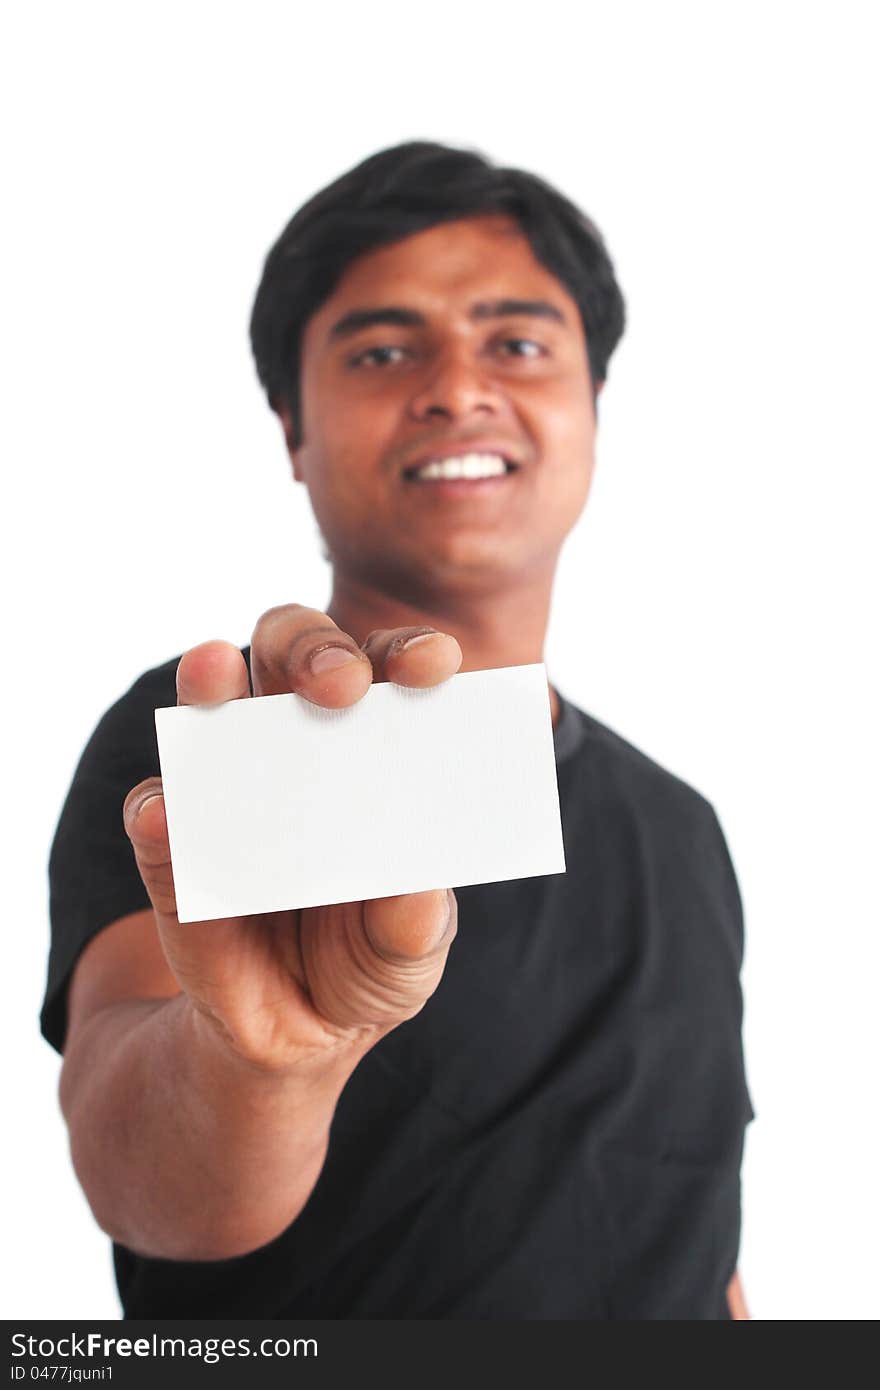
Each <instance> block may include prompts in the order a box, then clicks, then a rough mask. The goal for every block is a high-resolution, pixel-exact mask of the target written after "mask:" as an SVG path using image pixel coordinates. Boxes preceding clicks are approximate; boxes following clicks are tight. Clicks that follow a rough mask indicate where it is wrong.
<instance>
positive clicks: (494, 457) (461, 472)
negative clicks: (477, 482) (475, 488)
mask: <svg viewBox="0 0 880 1390" xmlns="http://www.w3.org/2000/svg"><path fill="white" fill-rule="evenodd" d="M506 472H507V465H506V463H505V462H504V459H503V458H501V456H500V455H499V454H461V455H459V457H458V458H449V459H432V461H431V462H430V463H424V464H422V466H421V468H419V469H418V470H417V471H416V473H415V475H414V476H415V477H416V478H497V477H498V476H499V475H500V474H501V473H506Z"/></svg>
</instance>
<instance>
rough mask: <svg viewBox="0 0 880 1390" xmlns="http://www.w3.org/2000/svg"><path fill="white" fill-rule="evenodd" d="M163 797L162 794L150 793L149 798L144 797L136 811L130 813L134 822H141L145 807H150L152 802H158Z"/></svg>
mask: <svg viewBox="0 0 880 1390" xmlns="http://www.w3.org/2000/svg"><path fill="white" fill-rule="evenodd" d="M161 795H162V793H161V792H150V794H149V796H145V797H144V799H143V801H139V802H138V803H137V805H136V806H135V808H134V810H133V811H132V812H131V813H130V814H131V819H132V821H137V820H140V818H141V814H142V812H143V809H144V807H145V806H149V804H150V802H151V801H158V800H159V798H160V797H161Z"/></svg>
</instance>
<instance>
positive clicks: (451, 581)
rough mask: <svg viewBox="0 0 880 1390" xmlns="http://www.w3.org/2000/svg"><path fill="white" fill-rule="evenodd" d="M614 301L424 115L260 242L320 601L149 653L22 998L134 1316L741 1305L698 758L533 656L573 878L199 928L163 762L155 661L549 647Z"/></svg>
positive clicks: (264, 336) (715, 869)
mask: <svg viewBox="0 0 880 1390" xmlns="http://www.w3.org/2000/svg"><path fill="white" fill-rule="evenodd" d="M623 319H624V313H623V300H622V297H621V294H620V291H619V289H618V286H617V283H616V280H615V277H614V272H613V268H612V265H611V262H610V260H609V258H608V255H607V252H606V250H605V247H604V245H603V242H602V239H601V237H600V235H599V233H598V232H597V230H596V229H595V227H594V226H593V225H592V223H590V222H589V220H588V219H586V218H585V217H584V216H583V215H582V214H581V213H580V212H579V211H578V210H577V209H576V208H575V207H574V206H573V205H572V204H571V203H570V202H568V201H567V200H566V199H565V198H563V197H562V196H561V195H560V194H559V193H557V192H556V191H555V190H553V189H552V188H550V187H549V186H548V185H547V184H545V183H544V182H542V181H541V180H539V179H537V178H535V177H533V176H531V175H528V174H525V173H522V172H520V171H516V170H510V169H499V168H496V167H493V166H492V165H490V164H489V163H488V162H487V161H485V160H484V159H483V158H482V157H481V156H480V155H478V154H476V153H474V152H471V151H461V150H453V149H449V148H447V147H444V146H441V145H434V144H430V143H424V142H416V143H411V144H406V145H402V146H399V147H396V148H394V149H390V150H386V151H383V152H381V153H380V154H377V155H375V156H373V157H372V158H370V159H368V160H366V161H365V162H364V163H363V164H361V165H359V166H358V167H357V168H355V169H353V170H352V171H350V172H349V173H348V174H347V175H345V176H344V177H343V178H341V179H339V180H338V181H337V182H335V183H334V184H332V185H331V186H330V187H328V188H327V189H325V190H323V191H322V192H321V193H320V194H318V195H317V196H316V197H315V198H313V199H312V200H311V201H310V202H309V203H308V204H306V205H305V207H303V208H302V209H301V210H300V211H299V212H298V213H297V215H296V216H295V217H294V218H293V220H292V221H291V223H290V224H289V225H288V227H287V228H286V229H285V231H284V232H283V233H282V235H281V237H280V238H279V240H278V242H277V243H276V245H275V247H274V248H273V250H272V251H271V253H270V255H269V257H268V259H267V262H266V266H265V270H264V274H263V279H262V282H261V285H260V288H259V291H258V294H257V298H256V303H255V307H254V314H253V320H252V341H253V346H254V352H255V356H256V361H257V367H258V371H259V373H260V377H261V380H262V382H263V384H264V385H265V387H266V390H267V393H268V396H269V400H270V403H271V405H272V407H273V409H274V410H275V411H276V412H277V414H278V416H279V419H280V420H281V422H282V424H283V428H284V433H285V437H286V441H287V447H288V450H289V453H290V458H291V461H292V466H293V473H294V477H295V479H296V480H297V481H298V482H301V483H304V484H305V486H306V487H307V488H308V492H309V497H310V500H311V503H312V507H313V509H314V512H315V516H316V518H317V521H318V523H319V526H320V528H321V531H322V534H323V537H324V540H325V544H326V550H327V554H328V557H329V559H330V561H331V564H332V570H333V589H332V595H331V598H330V602H329V604H328V605H327V611H326V613H323V612H319V611H317V610H315V609H311V608H304V607H301V606H299V605H297V604H289V605H285V606H281V607H278V608H274V609H272V610H270V611H269V612H268V613H265V614H263V616H262V617H261V618H260V620H259V621H258V623H257V625H256V628H255V631H254V634H253V637H252V641H251V645H250V647H249V648H245V649H244V651H241V650H240V649H239V648H238V647H236V646H234V645H231V644H229V643H226V642H219V641H213V642H207V643H204V644H203V645H201V646H199V647H196V648H194V649H192V650H191V651H188V652H187V653H186V654H185V655H184V656H183V657H182V658H180V659H179V660H178V659H176V658H175V659H174V660H173V661H169V662H168V663H167V665H165V666H163V667H160V668H158V669H156V670H153V671H150V672H147V673H146V674H145V675H144V676H142V677H141V678H140V679H139V680H138V681H137V682H136V683H135V684H134V685H133V686H132V688H131V690H130V691H129V692H128V693H127V695H125V696H124V697H123V698H122V699H121V700H120V701H118V702H117V704H115V705H114V706H113V707H112V709H110V710H109V711H108V713H107V714H106V715H105V716H104V718H103V719H102V720H101V722H100V724H99V725H98V727H97V729H96V731H95V733H94V735H93V737H92V739H91V741H90V743H89V745H88V746H87V748H86V750H85V752H84V754H83V757H82V760H81V762H80V765H79V768H78V770H77V772H76V775H75V778H74V781H73V784H72V787H71V789H70V793H69V796H68V799H67V802H66V804H65V807H64V810H63V813H62V816H61V820H60V823H59V826H58V830H57V834H56V838H55V842H54V845H53V850H52V857H51V863H50V874H51V889H52V925H53V939H52V954H51V960H50V967H49V979H48V984H47V991H46V999H45V1003H44V1008H43V1014H42V1025H43V1030H44V1033H45V1036H46V1037H47V1038H48V1039H49V1040H50V1042H52V1043H53V1045H54V1046H56V1047H57V1048H58V1049H59V1050H63V1053H64V1065H63V1069H62V1077H61V1102H62V1106H63V1110H64V1114H65V1116H66V1119H67V1122H68V1125H69V1129H70V1137H71V1147H72V1154H73V1161H74V1164H75V1167H76V1171H77V1173H78V1175H79V1178H80V1181H81V1182H82V1185H83V1187H84V1189H85V1192H86V1194H87V1196H88V1199H89V1202H90V1203H91V1206H92V1209H93V1211H94V1214H95V1217H96V1219H97V1220H98V1222H99V1223H100V1225H101V1226H102V1228H103V1229H104V1230H105V1231H106V1232H107V1233H108V1234H109V1235H110V1236H111V1237H112V1238H113V1241H114V1254H115V1262H116V1271H117V1278H118V1283H119V1288H120V1294H121V1298H122V1302H123V1305H124V1308H125V1311H126V1313H127V1315H128V1316H133V1317H152V1316H163V1315H166V1316H167V1315H176V1316H186V1315H193V1316H199V1315H201V1316H210V1317H223V1316H232V1315H239V1316H249V1315H251V1316H263V1317H266V1316H270V1317H271V1316H279V1317H280V1316H318V1317H331V1318H347V1317H351V1318H372V1317H427V1318H498V1319H511V1318H514V1319H519V1318H576V1319H606V1318H614V1319H616V1318H727V1317H731V1316H733V1317H738V1316H743V1315H744V1309H743V1306H742V1301H741V1296H740V1294H739V1289H738V1282H737V1280H736V1277H735V1266H736V1257H737V1249H738V1241H739V1230H740V1205H739V1169H740V1162H741V1154H742V1145H743V1132H744V1127H745V1125H746V1124H747V1123H748V1120H749V1119H750V1118H751V1115H752V1111H751V1106H750V1103H749V1095H748V1090H747V1086H746V1079H745V1074H744V1068H743V1057H742V1046H741V1037H740V1028H741V1009H742V1000H741V994H740V986H739V968H740V963H741V957H742V948H743V924H742V913H741V906H740V900H739V894H738V890H737V884H736V879H735V876H734V872H733V868H732V866H731V862H730V858H729V855H728V852H727V848H726V845H725V841H724V837H723V835H722V832H721V829H720V827H719V824H718V821H717V818H716V816H715V813H714V811H713V809H712V807H711V805H710V804H709V803H708V802H707V801H706V800H704V798H703V797H702V796H701V795H699V793H697V792H696V791H694V790H693V789H691V788H690V787H688V786H686V785H685V784H684V783H682V782H681V781H679V780H678V779H676V778H675V777H673V776H672V775H671V774H670V773H668V772H666V771H665V770H663V769H662V768H660V767H658V766H657V765H656V764H655V763H654V762H652V761H651V760H650V759H648V758H647V757H645V756H644V755H643V754H642V753H640V752H638V751H637V750H636V749H635V748H633V747H632V746H631V745H630V744H628V743H626V742H624V741H623V740H622V739H621V738H619V737H618V736H617V735H616V734H614V733H612V732H611V731H610V730H608V729H607V728H605V727H603V726H602V725H601V724H599V723H598V722H597V721H596V720H595V719H592V718H591V717H590V716H589V715H587V714H586V713H584V712H583V711H581V710H580V709H578V708H577V707H576V706H574V705H573V704H571V703H570V702H569V701H567V700H565V699H564V698H563V696H561V695H560V693H559V692H558V691H557V690H555V689H554V688H553V686H552V685H551V686H549V688H548V699H549V703H550V709H551V717H552V720H553V729H554V743H555V749H556V759H557V772H558V781H559V792H560V804H561V810H562V819H563V831H564V839H565V847H566V862H567V865H568V871H567V873H565V874H560V875H550V876H544V877H539V878H531V879H524V880H519V881H513V882H502V883H495V884H483V885H478V886H476V887H468V888H460V889H457V890H456V891H455V892H453V891H451V890H449V891H440V890H438V891H436V892H426V893H416V894H411V895H404V896H398V897H392V898H385V899H379V900H371V901H367V902H356V903H346V904H343V905H340V906H332V907H325V908H314V909H309V910H304V911H297V912H280V913H273V914H270V915H268V916H257V917H249V918H236V919H230V920H223V921H210V922H206V923H195V924H192V923H189V924H185V925H181V924H180V923H179V922H178V921H177V918H176V915H175V898H174V884H173V880H172V875H171V866H170V858H169V851H168V841H167V833H166V824H165V817H164V806H163V800H162V794H161V792H162V788H161V782H160V780H159V778H158V776H157V773H158V760H157V754H156V746H155V735H154V728H153V711H154V709H155V708H156V706H158V705H165V704H169V703H171V702H172V701H173V700H174V699H175V698H177V699H178V700H179V701H180V702H182V703H187V704H188V703H202V702H214V701H222V700H230V699H247V698H251V695H252V694H253V696H254V697H260V696H262V695H267V694H274V693H279V692H283V691H296V692H298V693H299V694H300V695H302V696H304V697H305V698H306V699H309V700H312V701H314V702H316V703H317V704H321V705H326V706H332V707H334V708H339V707H343V706H347V705H351V704H353V703H354V702H355V701H356V700H358V699H360V698H362V697H363V695H364V694H365V693H366V691H367V690H368V688H369V686H370V683H371V682H372V681H374V680H378V681H384V680H393V681H398V682H400V683H402V684H404V685H411V686H430V685H433V684H435V683H438V682H440V681H444V680H447V679H448V678H449V677H451V676H452V675H454V674H455V673H456V672H457V671H460V670H461V671H467V670H474V669H486V668H493V667H500V666H510V665H518V664H521V663H529V662H536V661H541V660H542V659H543V646H544V638H545V632H546V628H547V622H548V615H549V608H550V597H551V590H552V585H553V578H554V573H555V568H556V563H557V559H558V556H559V552H560V549H561V546H562V544H563V542H564V540H565V538H566V536H567V535H568V533H569V532H570V531H571V529H572V527H573V526H574V523H575V522H576V520H577V518H578V516H579V515H580V513H581V511H582V509H583V507H584V504H585V502H586V500H587V495H588V492H589V488H590V481H591V476H592V471H593V457H594V438H595V431H596V400H597V397H598V394H599V392H600V390H601V388H602V385H603V383H604V380H605V376H606V372H607V366H608V359H609V357H610V355H611V353H612V351H613V349H614V347H615V345H616V343H617V341H618V340H619V338H620V335H621V333H622V331H623ZM357 775H358V772H357V768H356V767H353V768H352V770H351V776H352V777H357ZM375 790H376V796H377V797H381V796H382V787H381V786H377V787H376V789H375ZM338 794H339V796H340V797H344V796H345V794H346V788H345V786H344V785H342V786H340V787H339V788H338ZM123 802H124V817H123ZM337 851H338V853H339V854H340V856H342V855H344V854H345V845H344V844H339V845H338V846H337Z"/></svg>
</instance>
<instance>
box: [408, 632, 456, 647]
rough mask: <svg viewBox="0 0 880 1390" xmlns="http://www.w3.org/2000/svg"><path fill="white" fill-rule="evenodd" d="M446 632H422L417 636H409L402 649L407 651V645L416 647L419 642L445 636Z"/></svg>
mask: <svg viewBox="0 0 880 1390" xmlns="http://www.w3.org/2000/svg"><path fill="white" fill-rule="evenodd" d="M445 636H446V633H445V632H420V633H419V634H418V636H417V637H407V639H406V641H405V642H404V644H403V646H402V647H401V649H400V650H401V651H402V652H405V651H406V649H407V647H414V646H415V645H416V643H417V642H428V641H430V639H431V638H432V637H445Z"/></svg>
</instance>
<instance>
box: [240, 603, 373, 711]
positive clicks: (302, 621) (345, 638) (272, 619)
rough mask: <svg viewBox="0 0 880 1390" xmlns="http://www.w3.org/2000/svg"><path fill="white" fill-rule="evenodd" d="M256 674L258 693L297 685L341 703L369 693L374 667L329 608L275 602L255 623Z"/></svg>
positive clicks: (333, 704) (323, 701)
mask: <svg viewBox="0 0 880 1390" xmlns="http://www.w3.org/2000/svg"><path fill="white" fill-rule="evenodd" d="M251 675H252V678H253V683H254V694H255V695H284V694H287V693H288V691H295V692H296V693H297V694H298V695H303V696H305V698H306V699H307V700H311V701H312V703H313V704H316V705H324V706H326V707H327V708H328V709H341V708H342V707H343V706H346V705H353V704H354V703H355V701H356V700H360V699H361V697H362V696H363V695H365V694H366V693H367V691H368V690H369V688H370V685H371V683H372V680H373V667H372V665H371V664H370V659H369V657H368V656H367V655H366V653H365V652H363V651H361V649H360V647H359V646H358V644H357V642H355V640H354V638H353V637H350V636H349V634H348V633H347V632H343V631H342V629H341V628H340V627H337V626H336V624H335V623H334V621H333V619H332V618H330V617H328V616H327V614H326V613H322V612H320V610H319V609H317V608H306V607H304V606H303V605H302V604H301V603H286V604H282V605H280V606H279V607H277V608H270V609H269V610H268V611H267V612H266V613H264V614H263V615H262V617H261V618H260V619H259V621H258V623H257V625H256V627H255V628H254V635H253V637H252V638H251Z"/></svg>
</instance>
